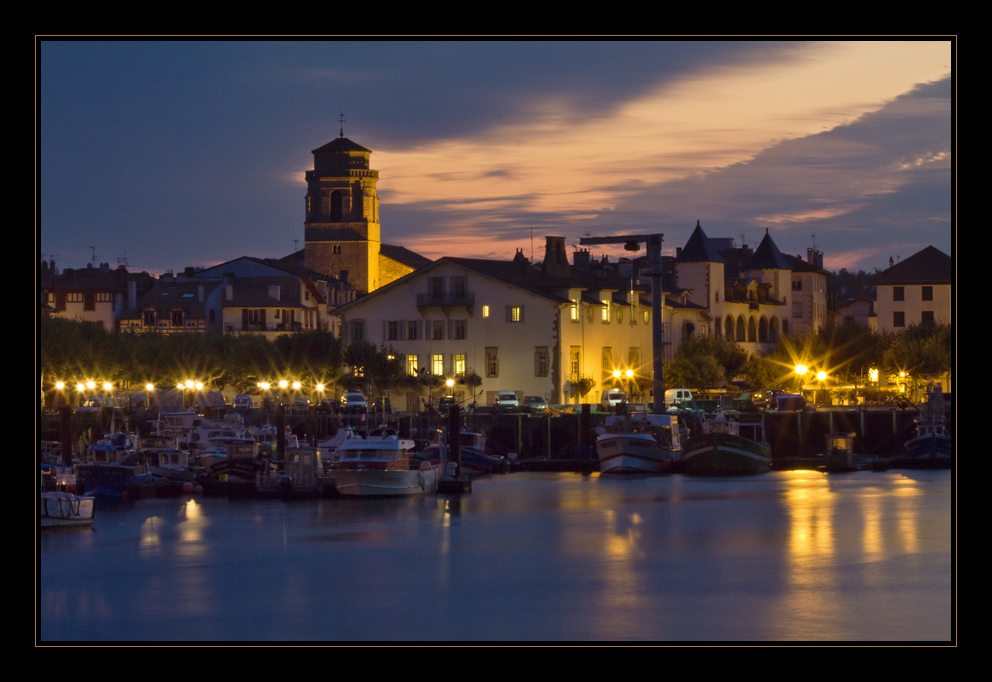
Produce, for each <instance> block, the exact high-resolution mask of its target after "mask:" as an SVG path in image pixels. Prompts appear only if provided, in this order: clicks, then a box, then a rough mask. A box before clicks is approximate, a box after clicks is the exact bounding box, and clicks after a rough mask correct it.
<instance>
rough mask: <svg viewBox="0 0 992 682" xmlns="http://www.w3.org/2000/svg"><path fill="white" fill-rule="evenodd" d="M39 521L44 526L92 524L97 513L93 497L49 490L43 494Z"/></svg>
mask: <svg viewBox="0 0 992 682" xmlns="http://www.w3.org/2000/svg"><path fill="white" fill-rule="evenodd" d="M40 501H41V504H40V508H39V517H38V518H39V523H40V525H41V527H42V528H59V527H73V526H90V525H92V524H93V516H94V514H95V513H96V504H95V500H94V499H93V498H92V497H89V496H84V497H79V496H77V495H73V494H72V493H64V492H48V493H42V494H41V500H40Z"/></svg>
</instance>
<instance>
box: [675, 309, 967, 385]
mask: <svg viewBox="0 0 992 682" xmlns="http://www.w3.org/2000/svg"><path fill="white" fill-rule="evenodd" d="M953 362H954V333H953V330H952V328H951V327H950V325H942V324H934V323H928V324H923V325H914V326H911V327H909V328H907V329H905V330H903V331H901V332H896V333H876V332H873V331H871V330H870V329H868V328H867V327H864V326H862V325H859V324H855V323H852V322H847V323H844V324H841V325H828V326H826V327H824V328H821V329H819V330H817V331H815V332H811V333H809V334H806V335H802V336H791V337H782V338H781V339H780V340H779V342H778V344H777V346H776V347H775V348H774V349H773V350H772V351H771V352H770V353H768V354H767V355H763V356H757V355H749V354H748V353H747V352H745V351H744V350H743V349H742V348H741V347H740V346H739V345H738V344H737V343H735V342H734V341H731V340H729V339H726V338H723V337H718V336H710V337H698V336H697V337H692V338H690V339H687V340H686V341H684V342H683V343H682V345H681V346H679V349H678V351H677V352H676V354H675V357H674V359H673V360H672V361H671V362H670V363H668V364H667V365H666V367H665V383H666V385H667V386H683V387H686V388H697V389H703V388H713V387H719V386H724V385H727V384H729V383H730V382H731V381H734V380H740V381H744V382H746V384H747V385H749V386H751V387H752V388H755V389H758V388H778V387H788V386H790V385H792V386H795V382H796V377H797V375H796V366H797V365H804V366H805V367H807V368H808V371H809V372H810V373H811V376H808V377H807V381H812V379H813V377H814V376H815V375H816V373H817V372H818V371H821V370H822V371H824V372H826V373H827V375H828V377H829V382H830V383H831V384H833V385H837V384H849V385H854V386H859V385H860V386H864V385H865V384H866V383H867V381H868V378H869V377H870V376H871V372H872V370H877V371H878V374H879V376H881V377H886V376H890V375H899V374H900V373H902V374H904V375H906V376H907V377H908V381H909V382H910V383H913V382H915V384H916V385H917V386H919V385H921V384H924V383H926V381H928V379H930V378H933V379H937V378H939V377H943V376H944V375H946V374H948V373H950V372H951V371H952V367H953Z"/></svg>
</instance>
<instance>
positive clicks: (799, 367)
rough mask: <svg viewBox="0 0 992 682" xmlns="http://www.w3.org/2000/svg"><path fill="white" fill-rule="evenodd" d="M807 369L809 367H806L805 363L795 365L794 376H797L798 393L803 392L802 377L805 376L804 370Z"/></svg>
mask: <svg viewBox="0 0 992 682" xmlns="http://www.w3.org/2000/svg"><path fill="white" fill-rule="evenodd" d="M807 371H809V368H808V367H806V365H796V376H797V377H798V380H799V393H800V394H802V392H803V377H805V376H806V372H807Z"/></svg>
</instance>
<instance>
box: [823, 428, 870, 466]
mask: <svg viewBox="0 0 992 682" xmlns="http://www.w3.org/2000/svg"><path fill="white" fill-rule="evenodd" d="M855 435H856V434H855V433H854V431H849V432H845V433H828V434H827V435H826V436H824V437H823V438H824V444H825V447H824V450H823V465H822V467H821V468H822V469H823V470H824V471H827V472H829V473H840V472H844V471H858V470H859V469H861V468H862V466H861V464H860V463H859V462H858V460H857V458H856V457H855V456H854V437H855Z"/></svg>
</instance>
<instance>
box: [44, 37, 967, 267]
mask: <svg viewBox="0 0 992 682" xmlns="http://www.w3.org/2000/svg"><path fill="white" fill-rule="evenodd" d="M38 45H39V49H38V116H37V121H38V129H37V152H38V164H39V170H38V197H39V200H38V206H39V219H38V223H37V225H38V227H37V230H38V248H39V254H40V256H41V257H43V258H46V259H47V258H51V257H54V259H55V260H56V262H57V264H58V265H59V267H81V266H83V265H85V264H86V263H88V262H90V260H91V259H92V258H93V256H94V254H95V258H96V261H97V262H98V263H101V262H109V263H111V265H114V266H116V264H117V263H118V262H120V259H125V258H126V261H127V263H128V266H129V267H130V268H131V269H133V270H147V271H149V272H151V273H153V274H160V273H162V272H165V271H168V270H181V269H182V268H184V267H186V266H188V265H194V266H196V265H201V266H210V265H213V264H216V263H219V262H223V261H226V260H230V259H233V258H237V257H240V256H245V255H247V256H258V257H270V256H271V257H281V256H284V255H286V254H288V253H290V252H292V251H293V250H294V249H295V248H298V247H302V245H303V209H304V196H305V193H306V186H305V183H304V181H303V175H304V172H305V171H306V170H307V169H309V168H312V162H313V157H312V155H311V150H313V149H316V148H317V147H319V146H321V145H323V144H325V143H326V142H328V141H330V140H331V139H332V138H334V137H336V136H337V135H338V132H339V128H340V127H341V125H342V124H341V122H340V121H339V117H340V115H341V114H342V113H343V115H344V119H345V120H344V123H343V127H344V134H345V136H346V137H348V138H350V139H351V140H353V141H355V142H357V143H358V144H361V145H363V146H365V147H367V148H369V149H371V150H372V152H373V154H372V167H373V168H376V169H378V170H379V171H380V180H379V185H378V190H379V197H380V202H381V206H380V218H381V223H382V235H383V240H384V241H387V242H390V243H394V244H401V245H403V246H406V247H407V248H410V249H412V250H414V251H417V252H418V253H422V254H423V255H425V256H428V257H431V258H437V257H440V256H444V255H453V256H466V257H493V258H507V259H508V258H511V257H512V256H513V254H514V253H515V251H516V249H518V248H520V249H523V250H524V253H525V254H527V255H530V253H531V243H532V236H533V244H534V253H535V255H536V256H537V257H538V258H540V257H541V251H542V245H543V242H544V235H562V236H565V237H566V243H568V244H569V245H575V244H577V243H578V240H579V238H581V237H582V236H585V235H587V234H588V235H593V236H596V235H614V234H624V233H630V234H635V233H636V234H642V233H645V232H658V231H661V232H663V233H664V234H665V251H666V253H672V254H673V253H674V249H675V247H678V246H682V245H684V243H685V241H686V240H687V239H688V236H689V234H690V232H691V230H692V228H693V227H694V226H695V224H696V221H697V220H699V221H700V222H701V224H702V226H703V228H704V229H705V231H706V232H707V234H708V235H710V236H711V237H721V236H726V237H734V238H735V239H737V240H740V239H741V238H742V236H743V239H744V241H745V242H747V243H749V244H752V245H756V244H757V242H758V241H759V240H760V238H761V236H762V235H763V234H764V231H765V229H768V230H769V232H770V234H771V235H772V236H773V238H774V239H775V241H776V243H777V244H778V245H779V248H780V249H781V250H782V251H784V252H786V253H793V254H805V253H806V248H807V247H809V246H812V245H814V243H815V245H816V247H817V248H819V249H820V250H821V251H823V253H824V261H825V266H826V267H827V268H828V269H832V270H838V269H840V268H842V267H846V268H848V269H855V270H856V269H865V270H869V271H870V270H873V269H874V268H876V267H877V268H884V267H886V266H887V264H888V260H889V258H890V257H892V258H895V259H896V260H898V259H900V258H905V257H908V256H910V255H912V254H913V253H915V252H917V251H919V250H920V249H922V248H924V247H926V246H928V245H933V246H935V247H937V248H938V249H940V250H942V251H944V252H945V253H948V254H951V255H953V251H952V243H953V234H952V229H953V228H952V225H953V223H952V196H953V185H952V169H953V163H954V159H953V156H952V150H953V146H952V145H953V121H954V111H953V107H952V105H953V102H954V90H953V85H954V80H953V75H952V65H953V52H952V50H953V49H954V48H955V45H954V44H953V43H952V42H951V41H949V40H922V41H903V40H888V41H865V40H857V41H820V42H810V41H708V40H689V41H672V40H658V41H592V42H571V41H518V42H499V41H497V42H464V41H440V42H437V41H430V42H424V41H384V42H370V41H360V40H326V41H247V42H245V41H114V40H101V41H79V40H57V39H56V40H46V39H40V40H39V43H38ZM294 240H295V241H294ZM598 253H599V252H598V251H597V254H598Z"/></svg>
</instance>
